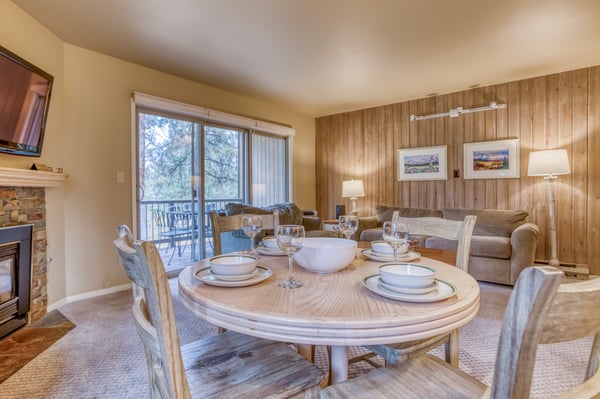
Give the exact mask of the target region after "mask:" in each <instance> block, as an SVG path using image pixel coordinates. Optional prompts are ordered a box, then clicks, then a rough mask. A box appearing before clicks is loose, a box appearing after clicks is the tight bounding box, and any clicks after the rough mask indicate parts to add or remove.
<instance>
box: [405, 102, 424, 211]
mask: <svg viewBox="0 0 600 399" xmlns="http://www.w3.org/2000/svg"><path fill="white" fill-rule="evenodd" d="M410 113H411V114H416V115H421V112H420V109H419V107H418V103H417V101H411V102H410ZM421 122H422V121H414V122H411V124H410V131H409V137H408V146H407V147H403V148H414V147H419V134H420V133H421V132H422V130H423V128H422V127H421ZM403 184H406V185H408V190H409V191H408V194H409V197H408V198H407V199H406V200H405V201H403V205H402V206H405V207H418V206H419V198H418V192H417V187H418V186H419V184H418V183H416V182H412V181H407V182H404V183H403Z"/></svg>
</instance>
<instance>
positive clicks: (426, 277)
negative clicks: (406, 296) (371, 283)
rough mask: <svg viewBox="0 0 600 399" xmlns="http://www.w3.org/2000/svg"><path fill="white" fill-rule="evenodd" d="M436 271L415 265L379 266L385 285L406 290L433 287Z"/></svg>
mask: <svg viewBox="0 0 600 399" xmlns="http://www.w3.org/2000/svg"><path fill="white" fill-rule="evenodd" d="M435 273H436V270H435V269H434V268H433V267H429V266H423V265H417V264H414V263H385V264H383V265H381V266H379V277H380V278H381V280H382V281H383V282H384V283H385V284H390V285H395V286H397V287H405V288H427V287H431V286H432V285H433V282H434V279H435Z"/></svg>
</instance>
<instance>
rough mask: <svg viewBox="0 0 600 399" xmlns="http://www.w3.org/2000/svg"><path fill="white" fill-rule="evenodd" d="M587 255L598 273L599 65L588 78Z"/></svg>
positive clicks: (599, 174) (599, 178)
mask: <svg viewBox="0 0 600 399" xmlns="http://www.w3.org/2000/svg"><path fill="white" fill-rule="evenodd" d="M588 93H589V94H588V104H589V105H588V110H589V114H588V158H587V159H588V165H587V170H588V173H589V178H588V189H587V197H588V201H589V202H588V217H589V221H588V224H587V226H588V247H587V249H588V256H589V258H590V261H589V264H590V273H592V274H596V275H598V274H600V208H599V205H598V204H600V173H599V171H600V157H599V156H598V154H600V67H594V68H590V70H589V80H588Z"/></svg>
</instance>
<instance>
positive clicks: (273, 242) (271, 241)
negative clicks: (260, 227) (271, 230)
mask: <svg viewBox="0 0 600 399" xmlns="http://www.w3.org/2000/svg"><path fill="white" fill-rule="evenodd" d="M262 242H263V245H264V246H265V248H269V249H279V245H277V238H276V237H273V236H269V237H264V238H263V239H262Z"/></svg>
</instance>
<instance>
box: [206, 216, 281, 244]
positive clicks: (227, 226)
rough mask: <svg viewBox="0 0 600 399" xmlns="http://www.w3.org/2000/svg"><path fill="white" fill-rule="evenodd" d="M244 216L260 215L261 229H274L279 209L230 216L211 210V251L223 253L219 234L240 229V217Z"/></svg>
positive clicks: (277, 220) (276, 224)
mask: <svg viewBox="0 0 600 399" xmlns="http://www.w3.org/2000/svg"><path fill="white" fill-rule="evenodd" d="M244 216H261V217H262V222H263V227H262V230H263V231H265V230H275V229H276V228H277V226H278V225H279V211H277V210H275V211H273V213H272V214H270V213H269V214H266V215H255V214H249V213H246V214H238V215H231V216H221V215H219V214H218V213H217V212H215V211H211V212H210V213H209V217H210V225H211V228H212V236H213V251H214V254H215V255H221V254H222V253H223V245H222V244H223V241H222V237H221V234H222V233H228V232H233V231H238V230H242V218H243V217H244ZM248 249H249V248H248Z"/></svg>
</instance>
